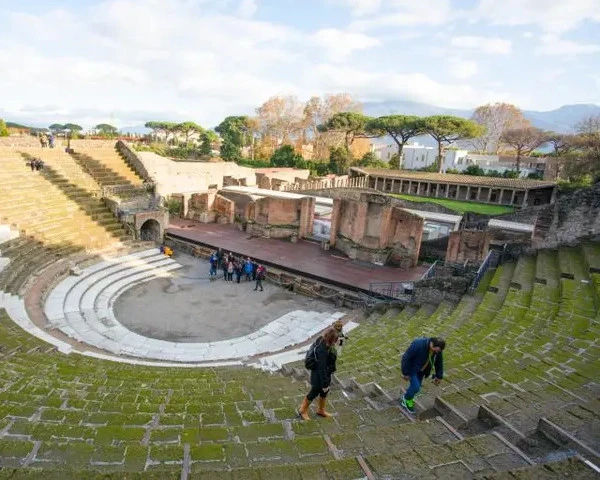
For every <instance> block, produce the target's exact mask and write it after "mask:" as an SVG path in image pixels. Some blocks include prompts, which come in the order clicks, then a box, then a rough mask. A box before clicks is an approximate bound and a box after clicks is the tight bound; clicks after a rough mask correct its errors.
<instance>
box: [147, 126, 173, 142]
mask: <svg viewBox="0 0 600 480" xmlns="http://www.w3.org/2000/svg"><path fill="white" fill-rule="evenodd" d="M175 125H176V124H175V123H174V122H158V121H151V122H146V123H145V124H144V126H145V127H146V128H149V129H151V130H152V132H153V133H154V134H155V135H157V134H162V135H163V136H164V138H165V141H166V140H167V139H168V137H169V133H170V132H171V129H172V128H173V127H174V126H175Z"/></svg>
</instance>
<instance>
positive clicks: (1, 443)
mask: <svg viewBox="0 0 600 480" xmlns="http://www.w3.org/2000/svg"><path fill="white" fill-rule="evenodd" d="M32 448H33V443H31V442H28V441H25V440H9V439H0V458H1V457H19V458H24V457H26V456H27V455H28V454H29V452H31V449H32ZM1 463H2V462H0V464H1Z"/></svg>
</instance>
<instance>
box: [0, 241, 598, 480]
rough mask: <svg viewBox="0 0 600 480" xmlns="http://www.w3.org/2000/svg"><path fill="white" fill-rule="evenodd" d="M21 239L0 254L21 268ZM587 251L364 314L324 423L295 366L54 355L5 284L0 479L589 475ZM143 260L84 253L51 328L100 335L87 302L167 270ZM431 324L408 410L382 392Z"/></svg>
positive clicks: (594, 447) (102, 300) (550, 255)
mask: <svg viewBox="0 0 600 480" xmlns="http://www.w3.org/2000/svg"><path fill="white" fill-rule="evenodd" d="M30 241H31V240H30V239H13V240H11V241H9V242H6V243H5V244H2V245H1V246H0V251H1V252H5V253H6V254H7V256H9V257H10V258H12V259H19V260H18V261H16V260H15V262H14V263H15V264H16V265H22V262H24V261H25V259H27V258H29V257H30V254H29V253H25V252H31V251H34V250H35V246H33V245H31V244H30ZM598 251H599V249H598V245H597V244H592V243H590V244H585V245H582V246H581V247H562V248H560V249H558V250H550V251H540V252H538V254H537V255H535V256H529V257H527V256H523V257H520V258H519V259H518V260H516V261H514V262H508V263H504V264H502V265H500V266H499V267H498V268H497V269H496V270H495V271H490V272H488V273H487V274H486V275H485V276H484V279H483V281H482V282H481V284H480V285H479V287H478V289H477V292H476V293H475V294H474V295H472V296H470V295H466V296H465V297H463V299H462V300H461V302H460V303H459V304H458V305H456V306H454V305H451V304H450V303H446V302H443V303H441V304H440V305H438V306H432V305H421V306H410V307H407V308H405V309H403V310H402V311H400V312H398V311H394V310H390V311H388V312H387V313H385V314H383V315H380V314H373V315H372V316H371V317H370V318H369V319H367V320H366V321H365V322H363V323H362V324H361V326H360V327H358V328H357V329H355V330H353V331H352V332H351V333H350V338H349V340H348V341H347V342H346V344H345V346H344V347H343V349H342V351H341V353H340V358H339V362H338V372H336V378H335V383H334V385H333V388H332V391H331V394H330V400H329V406H330V411H331V412H332V413H333V414H334V417H333V418H332V419H327V420H326V419H320V418H313V419H312V420H311V421H309V422H301V421H299V420H298V419H297V417H296V413H295V408H296V407H297V405H298V404H299V402H300V400H301V398H302V397H303V395H304V394H305V393H306V391H307V383H306V373H305V372H304V371H298V370H297V369H296V368H289V367H288V368H286V369H285V370H284V372H283V373H282V374H267V373H265V372H262V371H259V370H255V369H249V368H241V367H218V368H216V367H215V368H202V369H198V368H196V369H189V368H170V367H164V368H159V367H150V366H144V365H129V364H122V363H116V362H112V361H108V360H104V359H101V358H90V357H89V356H83V355H80V354H79V353H76V352H75V351H73V352H71V353H70V354H69V355H65V354H63V353H61V352H64V353H68V352H69V345H68V344H65V343H64V342H63V343H60V342H54V341H53V340H51V339H49V338H47V337H49V336H50V333H48V332H47V331H44V330H41V329H39V328H38V329H37V330H35V331H34V329H33V328H32V326H31V325H30V324H28V322H30V321H29V320H28V317H27V312H26V309H25V307H24V304H23V301H22V299H20V298H18V297H17V296H15V295H13V294H10V293H2V294H1V295H0V357H1V360H2V361H0V379H1V384H2V389H1V390H0V464H1V465H2V466H4V467H5V468H6V467H8V468H9V470H8V471H7V470H0V478H2V476H1V475H5V474H6V475H9V474H10V475H12V477H6V478H28V477H27V475H30V477H29V478H36V477H35V475H38V476H39V475H40V471H41V472H42V474H43V476H44V478H52V475H55V474H58V473H55V472H60V473H59V474H60V475H61V478H94V475H98V476H99V475H101V474H108V475H111V474H112V475H113V476H114V477H113V478H121V477H122V476H123V475H125V474H127V475H134V478H136V477H139V478H171V477H173V478H175V477H177V478H232V479H234V478H288V477H289V478H328V479H331V478H340V479H347V478H350V479H352V478H363V477H365V476H368V475H371V476H372V478H379V479H384V478H397V477H399V476H402V477H403V478H453V477H454V478H473V477H478V478H565V477H567V476H569V477H571V478H595V477H597V476H598V475H597V471H594V470H593V468H592V467H590V463H589V462H594V463H596V464H597V463H598V461H599V460H600V455H599V454H598V452H599V451H600V435H599V433H598V432H600V418H599V414H598V412H599V411H600V409H599V408H598V407H599V406H600V402H599V401H598V393H599V392H600V388H599V386H598V382H597V372H598V371H599V366H600V365H599V358H600V355H598V354H599V353H600V352H599V350H600V347H599V346H598V340H597V339H598V338H599V335H598V334H599V333H600V331H599V328H598V325H599V324H598V310H599V309H598V305H599V303H598V289H597V285H598V279H597V273H595V272H596V271H595V270H594V269H595V268H597V267H595V265H597V259H598V253H597V252H598ZM3 255H4V253H3ZM154 255H155V253H151V252H138V253H137V254H134V255H130V256H129V258H127V257H122V258H121V260H122V261H121V262H112V263H111V262H108V263H105V262H101V263H97V264H95V265H92V266H91V267H88V268H86V269H85V270H84V272H83V274H82V276H81V278H80V277H73V278H74V279H73V280H70V281H69V282H67V283H61V284H59V285H58V287H57V289H55V290H53V292H52V293H50V296H49V297H48V300H47V303H46V313H47V315H48V318H49V320H50V321H51V322H56V323H57V324H59V323H60V322H62V321H63V320H62V319H64V320H69V318H67V317H69V316H70V315H71V314H74V317H73V318H75V319H78V320H81V319H83V321H84V322H93V325H94V326H95V327H98V328H99V324H100V323H102V322H98V320H99V319H100V316H98V315H97V312H105V313H106V310H107V309H109V310H110V308H109V307H110V303H111V299H112V298H114V296H115V295H116V294H117V293H118V292H119V291H121V289H122V288H126V287H127V286H128V285H130V284H133V283H135V282H136V281H138V280H140V281H141V280H143V279H144V278H145V275H147V274H148V273H149V272H152V271H154V270H155V268H162V267H164V266H165V265H168V262H165V263H161V262H163V261H164V260H161V259H159V258H153V257H154ZM41 261H42V258H37V260H35V262H34V264H31V265H29V266H28V267H24V268H22V272H23V273H24V275H30V274H31V273H33V272H34V271H36V268H37V265H38V262H41ZM12 263H13V262H12V261H11V263H9V266H8V267H9V268H10V267H11V264H12ZM153 264H157V265H153ZM28 269H31V272H28V273H25V272H26V271H27V270H28ZM4 274H5V271H3V272H2V273H1V274H0V279H2V278H3V275H4ZM138 275H139V277H138ZM25 281H26V278H25ZM54 292H57V293H56V294H55V293H54ZM2 305H4V306H5V308H6V312H9V314H7V313H6V312H5V311H3V310H1V308H2ZM61 309H62V310H61ZM61 312H62V313H61ZM63 313H66V316H64V315H63V316H62V317H61V315H62V314H63ZM109 313H110V312H109ZM53 315H54V316H53ZM103 318H109V317H103ZM21 328H25V329H27V330H29V331H33V333H34V334H35V335H36V336H37V337H40V338H41V339H42V340H41V339H39V338H36V337H34V336H30V335H28V334H27V333H25V332H24V331H23V330H22V329H21ZM36 328H37V327H36ZM437 334H441V335H444V336H446V338H447V341H448V348H447V350H446V352H445V361H446V371H445V380H444V381H443V382H442V384H441V385H440V386H438V387H436V386H433V385H432V384H431V383H429V382H425V383H424V388H423V391H422V393H421V394H420V395H419V396H418V397H417V406H418V410H419V414H418V415H417V416H416V417H412V416H410V415H408V414H406V413H405V412H403V411H402V410H401V409H399V408H398V404H397V402H396V400H395V399H396V398H397V397H398V396H399V395H401V394H402V392H403V386H404V385H405V384H406V383H405V382H404V381H403V380H402V377H401V372H400V371H399V362H400V356H401V354H402V352H403V351H404V349H405V348H406V347H407V345H408V344H409V342H410V341H411V340H412V339H413V338H414V337H416V336H420V335H437ZM44 340H48V341H52V342H53V343H54V344H55V345H56V348H58V349H59V350H60V351H57V350H56V348H55V347H52V346H51V345H50V344H49V343H47V341H44ZM311 416H313V417H314V413H312V414H311ZM586 462H588V463H586ZM13 467H14V468H15V469H16V470H12V468H13ZM7 472H8V473H7ZM128 472H129V473H128ZM119 476H121V477H119ZM108 478H110V477H108Z"/></svg>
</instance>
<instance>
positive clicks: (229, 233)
mask: <svg viewBox="0 0 600 480" xmlns="http://www.w3.org/2000/svg"><path fill="white" fill-rule="evenodd" d="M167 233H170V234H174V235H178V236H180V237H183V238H185V239H187V240H189V241H192V242H195V243H199V244H202V245H207V246H210V247H214V248H217V247H221V248H223V249H224V250H227V251H232V252H234V253H237V254H241V255H244V256H249V257H252V258H255V259H257V260H258V261H259V262H263V263H265V264H267V265H271V266H274V267H276V268H280V269H282V270H288V271H293V272H295V273H301V274H303V275H305V276H307V277H310V278H314V279H316V280H320V281H322V282H325V283H331V284H334V285H338V286H341V287H345V288H350V289H356V288H359V289H362V290H367V291H368V290H369V284H370V283H371V282H407V281H413V280H418V279H419V278H421V276H422V275H423V273H424V272H425V270H426V267H423V266H417V267H415V268H411V269H400V268H395V267H382V266H378V265H373V264H370V263H366V262H358V261H354V260H350V259H349V258H347V257H342V256H341V254H340V255H337V254H335V253H332V252H325V251H323V250H321V248H320V246H319V245H318V244H316V243H314V242H309V241H306V240H298V242H297V243H291V242H289V241H285V240H277V239H272V238H259V237H251V236H249V235H248V234H247V233H245V232H240V231H239V230H237V229H236V228H235V227H234V226H233V225H219V224H216V223H208V224H205V223H198V222H194V221H193V220H181V219H172V220H171V224H170V225H169V228H168V229H167Z"/></svg>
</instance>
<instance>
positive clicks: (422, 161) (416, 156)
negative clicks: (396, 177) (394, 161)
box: [402, 143, 437, 170]
mask: <svg viewBox="0 0 600 480" xmlns="http://www.w3.org/2000/svg"><path fill="white" fill-rule="evenodd" d="M436 157H437V150H436V149H435V148H433V147H426V146H425V145H419V144H418V143H409V144H407V145H404V148H403V149H402V168H403V169H404V170H419V169H421V168H425V167H428V166H429V165H432V164H433V163H435V160H436Z"/></svg>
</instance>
